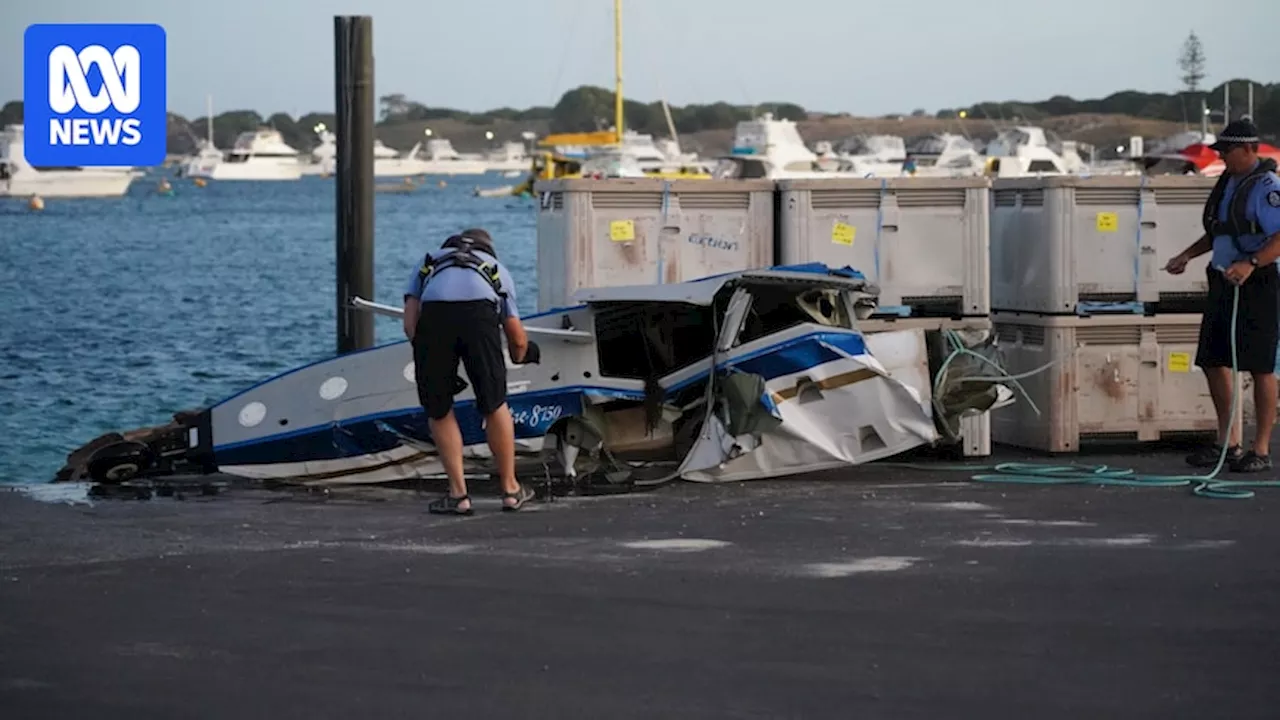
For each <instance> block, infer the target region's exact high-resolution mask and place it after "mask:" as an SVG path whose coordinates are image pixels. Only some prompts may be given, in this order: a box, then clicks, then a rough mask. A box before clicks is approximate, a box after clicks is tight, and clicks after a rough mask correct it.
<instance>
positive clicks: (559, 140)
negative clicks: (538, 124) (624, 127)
mask: <svg viewBox="0 0 1280 720" xmlns="http://www.w3.org/2000/svg"><path fill="white" fill-rule="evenodd" d="M617 144H618V134H617V133H615V132H614V131H612V130H601V131H599V132H588V133H558V134H556V135H548V136H546V137H544V138H542V139H541V140H539V141H538V145H539V146H541V147H555V146H557V145H617Z"/></svg>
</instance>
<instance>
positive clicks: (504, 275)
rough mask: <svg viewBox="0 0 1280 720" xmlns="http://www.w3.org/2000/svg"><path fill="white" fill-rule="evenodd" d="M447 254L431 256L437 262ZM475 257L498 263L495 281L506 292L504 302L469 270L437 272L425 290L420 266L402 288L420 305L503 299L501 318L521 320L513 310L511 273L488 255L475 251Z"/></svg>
mask: <svg viewBox="0 0 1280 720" xmlns="http://www.w3.org/2000/svg"><path fill="white" fill-rule="evenodd" d="M447 252H449V251H448V250H447V249H441V250H436V251H434V252H432V253H431V257H432V259H435V260H439V259H440V258H441V257H443V256H444V255H445V254H446V253H447ZM476 255H477V256H478V257H479V258H480V259H481V260H483V261H485V262H492V263H497V265H498V279H499V281H500V282H501V283H502V290H503V292H505V293H506V298H505V299H503V298H499V297H498V294H497V293H496V292H494V290H493V286H492V285H490V284H489V282H488V281H487V280H485V279H484V277H483V276H481V275H480V273H478V272H476V271H475V270H473V269H471V268H468V267H459V266H453V267H446V268H441V269H439V270H437V271H436V273H435V275H434V276H432V277H431V279H430V281H429V282H428V283H427V287H426V289H425V290H424V289H423V288H421V287H419V286H418V267H420V266H418V267H414V269H413V274H412V275H410V276H409V282H408V283H407V284H406V285H405V287H404V294H405V296H407V297H417V298H418V299H419V300H421V301H422V302H465V301H467V300H492V301H494V302H498V301H499V300H502V315H503V316H504V317H510V318H518V317H520V314H519V311H518V310H517V309H516V283H515V281H514V280H512V279H511V273H509V272H507V266H505V265H503V264H502V263H500V262H498V259H497V258H495V257H494V256H492V255H490V254H488V253H485V252H479V251H476Z"/></svg>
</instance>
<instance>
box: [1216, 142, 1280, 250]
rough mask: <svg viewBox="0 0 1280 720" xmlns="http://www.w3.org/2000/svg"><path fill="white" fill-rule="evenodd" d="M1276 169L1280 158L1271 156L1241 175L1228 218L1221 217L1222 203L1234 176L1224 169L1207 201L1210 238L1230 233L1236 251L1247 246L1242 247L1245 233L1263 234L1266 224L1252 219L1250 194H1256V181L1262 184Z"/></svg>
mask: <svg viewBox="0 0 1280 720" xmlns="http://www.w3.org/2000/svg"><path fill="white" fill-rule="evenodd" d="M1275 169H1276V161H1275V160H1272V159H1271V158H1267V159H1265V160H1262V161H1261V162H1259V163H1258V166H1257V167H1255V168H1254V169H1253V170H1252V171H1250V173H1249V174H1248V175H1246V176H1244V177H1243V178H1241V179H1240V183H1239V184H1238V185H1236V190H1235V193H1234V194H1232V196H1231V204H1230V205H1229V206H1228V207H1227V219H1226V220H1225V221H1223V220H1219V219H1218V207H1219V206H1220V205H1222V196H1223V195H1224V194H1226V192H1227V182H1228V181H1229V180H1230V178H1231V176H1230V175H1229V174H1227V173H1225V172H1224V173H1222V175H1220V176H1219V177H1218V182H1217V183H1216V184H1215V185H1214V186H1213V192H1211V193H1209V199H1208V201H1206V202H1205V204H1204V231H1205V232H1206V233H1208V234H1209V237H1210V238H1215V237H1217V236H1219V235H1229V236H1230V237H1231V242H1232V244H1233V245H1235V248H1236V252H1239V253H1243V252H1244V249H1243V248H1241V247H1240V238H1241V237H1242V236H1244V235H1261V234H1262V228H1260V227H1259V226H1258V223H1257V222H1253V221H1250V220H1249V196H1250V195H1252V194H1253V187H1254V185H1256V184H1258V182H1259V181H1261V180H1262V178H1264V177H1266V175H1267V173H1269V172H1274V171H1275Z"/></svg>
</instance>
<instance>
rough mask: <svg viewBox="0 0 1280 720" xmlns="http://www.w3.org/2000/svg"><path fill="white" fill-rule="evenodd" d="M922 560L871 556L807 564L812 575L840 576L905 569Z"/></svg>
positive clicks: (806, 567) (824, 576)
mask: <svg viewBox="0 0 1280 720" xmlns="http://www.w3.org/2000/svg"><path fill="white" fill-rule="evenodd" d="M919 561H920V558H917V557H889V556H883V557H869V558H861V559H859V560H853V561H851V562H843V563H811V564H809V565H806V566H805V569H806V570H807V571H808V573H809V574H810V575H814V576H816V577H823V578H838V577H848V576H850V575H857V574H860V573H869V572H894V571H896V570H905V569H907V568H909V567H911V566H912V565H914V564H916V563H917V562H919Z"/></svg>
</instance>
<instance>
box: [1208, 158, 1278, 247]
mask: <svg viewBox="0 0 1280 720" xmlns="http://www.w3.org/2000/svg"><path fill="white" fill-rule="evenodd" d="M1255 167H1256V166H1255ZM1239 185H1240V178H1237V177H1232V178H1230V179H1229V180H1227V187H1226V190H1225V191H1224V192H1223V193H1222V203H1221V204H1220V205H1219V206H1218V220H1219V221H1222V222H1226V220H1227V213H1228V212H1229V211H1230V207H1231V198H1232V196H1233V195H1235V191H1236V187H1237V186H1239ZM1246 207H1247V210H1246V212H1245V214H1246V217H1248V219H1249V221H1250V222H1255V223H1257V224H1258V227H1259V228H1260V229H1261V230H1262V233H1261V234H1253V235H1241V236H1240V237H1239V238H1238V239H1237V241H1238V242H1239V243H1240V247H1241V249H1242V250H1244V252H1239V251H1237V250H1236V247H1235V244H1234V243H1232V241H1231V236H1230V235H1217V236H1215V237H1214V238H1213V259H1212V261H1211V262H1212V264H1213V266H1214V267H1222V268H1225V267H1229V266H1230V265H1231V263H1233V262H1237V261H1240V260H1247V259H1248V258H1249V256H1250V255H1252V254H1254V253H1256V252H1258V251H1259V250H1261V249H1262V246H1263V245H1265V244H1266V242H1267V238H1269V237H1271V236H1272V235H1275V234H1276V233H1278V232H1280V177H1277V176H1276V174H1275V173H1273V172H1269V173H1267V174H1266V175H1264V176H1263V177H1262V179H1260V180H1258V182H1257V183H1255V184H1254V186H1253V192H1251V193H1250V198H1249V203H1248V205H1247V206H1246Z"/></svg>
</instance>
